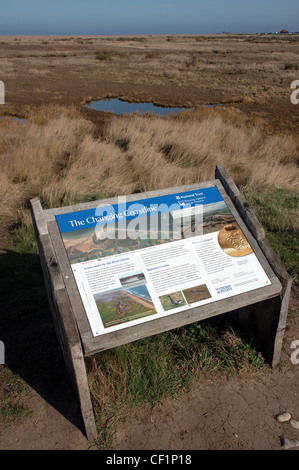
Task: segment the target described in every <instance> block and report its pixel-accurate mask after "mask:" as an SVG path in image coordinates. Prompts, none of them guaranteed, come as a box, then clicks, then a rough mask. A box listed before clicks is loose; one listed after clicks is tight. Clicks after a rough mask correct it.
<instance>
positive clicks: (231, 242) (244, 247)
mask: <svg viewBox="0 0 299 470" xmlns="http://www.w3.org/2000/svg"><path fill="white" fill-rule="evenodd" d="M218 243H219V245H220V247H221V249H222V250H223V251H224V253H226V254H227V255H229V256H245V255H249V253H252V248H251V246H250V245H249V243H248V241H247V239H246V237H245V235H244V233H243V232H242V230H241V229H240V227H239V225H238V224H237V223H232V224H229V225H225V226H224V227H223V228H222V229H221V230H220V231H219V233H218Z"/></svg>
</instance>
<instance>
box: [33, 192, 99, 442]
mask: <svg viewBox="0 0 299 470" xmlns="http://www.w3.org/2000/svg"><path fill="white" fill-rule="evenodd" d="M30 202H31V213H32V219H33V225H34V229H35V234H36V239H37V243H38V248H39V254H40V260H41V266H42V270H43V274H44V278H45V283H46V288H47V294H48V298H49V302H50V307H51V312H52V316H53V321H54V327H55V331H56V335H57V339H58V342H59V344H60V346H61V350H62V353H63V356H64V360H65V365H66V368H67V371H68V374H69V376H70V379H71V381H72V384H73V387H74V390H75V393H76V394H77V397H78V399H79V403H80V408H81V414H82V418H83V423H84V427H85V433H86V437H87V439H88V440H89V441H91V442H93V441H94V439H96V437H97V429H96V424H95V419H94V414H93V408H92V404H91V399H90V391H89V386H88V381H87V375H86V368H85V361H84V355H83V350H82V345H81V340H80V335H79V332H78V328H77V325H76V321H75V318H74V315H73V311H72V308H71V304H70V301H69V297H68V294H67V291H66V287H65V284H64V281H63V277H62V275H61V272H60V268H59V265H58V263H57V261H56V255H55V251H54V248H53V245H52V242H51V238H50V236H49V232H48V226H47V223H46V221H45V218H44V215H43V210H42V207H41V204H40V201H39V199H38V198H36V199H33V200H31V201H30Z"/></svg>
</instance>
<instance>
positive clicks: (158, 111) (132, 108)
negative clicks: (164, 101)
mask: <svg viewBox="0 0 299 470" xmlns="http://www.w3.org/2000/svg"><path fill="white" fill-rule="evenodd" d="M86 107H87V108H90V109H95V110H96V111H108V112H111V113H114V114H132V113H135V112H136V111H138V112H139V114H144V113H153V114H155V115H159V116H166V115H167V114H177V113H178V112H179V111H183V110H184V109H186V108H184V107H177V108H170V107H169V108H166V107H163V106H156V105H155V104H154V103H134V102H132V103H129V102H128V101H122V100H121V99H120V98H114V99H110V100H109V99H106V100H98V101H91V102H90V103H87V104H86Z"/></svg>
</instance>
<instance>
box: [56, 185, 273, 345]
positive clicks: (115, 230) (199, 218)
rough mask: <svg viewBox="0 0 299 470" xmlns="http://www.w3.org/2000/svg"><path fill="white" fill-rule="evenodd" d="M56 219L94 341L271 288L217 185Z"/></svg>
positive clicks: (122, 202) (104, 207) (123, 202)
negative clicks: (189, 310) (226, 299)
mask: <svg viewBox="0 0 299 470" xmlns="http://www.w3.org/2000/svg"><path fill="white" fill-rule="evenodd" d="M56 221H57V224H58V227H59V230H60V233H61V237H62V240H63V243H64V246H65V249H66V253H67V256H68V259H69V262H70V264H71V267H72V271H73V274H74V277H75V280H76V283H77V286H78V290H79V292H80V296H81V298H82V302H83V305H84V307H85V310H86V314H87V317H88V320H89V324H90V327H91V330H92V333H93V335H94V336H99V335H102V334H105V333H108V332H112V331H117V330H120V329H123V328H128V327H130V326H133V325H139V324H141V323H145V322H148V321H151V320H153V319H157V318H162V317H165V316H167V315H171V314H174V313H179V312H181V311H185V310H187V309H191V308H194V307H196V306H200V305H203V304H207V303H211V302H215V301H217V300H222V299H225V298H228V297H231V296H235V295H238V294H242V293H245V292H248V291H251V290H254V289H258V288H261V287H264V286H266V285H269V284H270V280H269V278H268V276H267V275H266V273H265V272H264V270H263V268H262V266H261V264H260V262H259V261H258V259H257V257H256V255H255V253H254V252H253V250H252V247H251V246H250V244H249V242H248V240H247V238H246V236H245V235H244V233H243V231H242V229H241V228H240V226H239V224H238V223H237V221H236V220H235V217H234V216H233V214H232V213H231V211H230V209H229V208H228V206H227V205H226V203H225V201H224V200H223V198H222V196H221V194H220V192H219V190H218V189H217V188H216V186H212V187H209V188H204V189H200V190H195V191H194V190H193V191H186V192H183V193H175V194H168V195H164V196H159V197H155V198H148V199H144V200H139V201H134V202H126V201H124V200H123V199H122V200H121V201H120V202H119V203H118V204H115V205H111V206H99V207H97V208H94V209H88V210H83V211H78V212H72V213H67V214H60V215H57V216H56Z"/></svg>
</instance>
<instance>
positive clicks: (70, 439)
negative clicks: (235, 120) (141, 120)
mask: <svg viewBox="0 0 299 470" xmlns="http://www.w3.org/2000/svg"><path fill="white" fill-rule="evenodd" d="M216 39H217V40H215V39H211V38H210V39H209V38H207V39H204V38H199V39H198V40H197V41H196V38H192V44H191V46H190V44H189V42H188V41H187V40H186V39H181V40H180V41H177V39H176V38H164V40H163V41H164V42H163V44H161V42H159V41H160V39H159V38H154V39H153V40H151V39H148V38H147V39H146V41H144V42H143V43H142V42H138V41H131V42H130V43H126V42H124V41H118V42H117V38H116V39H115V41H114V42H112V41H111V39H109V40H108V39H107V40H105V41H104V39H99V38H95V39H92V38H91V39H80V38H79V39H78V38H77V39H76V38H73V39H71V38H69V39H68V40H67V39H66V38H64V39H59V38H57V39H56V40H55V41H54V40H52V39H51V38H50V39H49V38H34V40H33V39H31V42H30V40H29V39H28V38H27V39H23V38H19V39H16V40H14V39H13V38H2V41H1V46H0V57H1V61H2V62H1V64H2V72H3V77H0V78H2V79H3V80H4V82H5V85H6V105H5V106H4V107H3V112H5V113H11V114H17V115H20V116H26V115H27V113H28V112H29V111H30V110H31V109H32V107H34V106H39V105H42V104H47V103H50V102H57V103H58V104H67V105H69V104H74V105H75V106H80V103H83V102H84V101H86V100H87V99H88V97H89V98H91V97H93V98H96V97H105V96H123V97H124V98H129V99H136V98H138V99H139V100H141V101H142V100H146V101H154V102H155V103H157V104H165V105H176V106H178V105H186V104H188V105H192V104H194V103H195V104H197V105H200V104H206V103H219V102H223V101H226V102H227V103H228V105H232V106H234V107H238V108H239V109H240V110H241V111H242V112H243V113H244V114H246V115H248V116H249V117H250V119H251V120H253V121H254V122H260V123H261V126H263V127H264V129H265V130H266V131H267V133H268V132H269V133H290V134H293V135H294V134H296V132H297V129H298V116H299V106H298V107H296V106H294V105H292V104H291V103H290V100H289V95H290V83H291V81H292V80H294V79H296V78H297V79H298V78H299V76H298V72H294V70H296V69H295V68H292V67H286V65H287V64H289V63H290V64H291V65H292V63H293V64H295V65H296V64H297V59H298V52H297V49H298V47H297V44H298V43H295V42H291V41H289V40H288V42H285V43H283V42H281V39H280V38H279V40H276V42H275V43H273V44H270V45H269V43H267V44H261V43H260V42H254V41H247V42H246V41H244V38H241V39H240V40H239V39H238V38H236V40H232V39H231V38H225V41H223V40H222V41H220V40H219V38H216ZM51 41H52V42H51ZM62 41H63V42H62ZM80 41H81V42H80ZM82 41H83V42H82ZM150 41H151V42H150ZM215 41H216V42H215ZM120 46H121V47H122V52H123V54H124V55H123V56H121V55H119V56H117V55H114V56H111V57H112V59H111V60H110V59H109V60H108V61H106V62H103V61H102V60H100V59H96V58H95V55H96V54H97V52H98V51H99V50H100V52H101V50H102V49H104V50H105V51H107V49H109V50H115V49H117V50H118V49H119V47H120ZM249 46H250V47H249ZM269 47H272V49H271V50H272V51H273V54H272V56H273V57H272V56H271V57H270V56H269V54H268V52H269ZM105 53H106V52H105ZM125 54H130V59H131V62H132V63H133V62H134V64H135V66H134V68H131V69H128V70H127V69H126V67H125V63H126V59H127V58H128V56H126V55H125ZM142 54H143V55H142ZM146 54H147V55H146ZM180 54H181V56H180ZM198 54H199V55H198ZM224 56H225V57H229V58H230V61H231V64H230V66H229V67H228V68H227V69H225V70H224V69H223V68H222V69H221V67H220V66H219V67H220V68H218V69H217V60H218V58H219V57H222V60H224ZM249 56H250V58H251V59H250V60H251V62H248V57H249ZM145 57H146V58H147V59H148V60H151V61H153V62H152V63H147V67H146V69H145V68H144V63H145V61H144V58H145ZM177 57H180V59H179V62H178V63H177V62H175V61H177V60H178V59H177ZM216 57H217V60H216V59H215V58H216ZM269 58H270V59H271V61H270V62H269V63H268V62H267V60H268V59H269ZM77 59H78V62H76V63H77V64H78V65H76V66H75V67H74V65H73V62H72V61H76V60H77ZM171 61H172V62H171ZM168 63H172V64H173V65H172V67H173V68H172V69H171V70H170V66H169V65H167V64H168ZM142 64H143V65H142ZM236 64H239V65H236ZM220 65H221V64H220ZM142 67H143V69H142ZM175 67H177V68H175ZM204 67H205V69H204ZM248 67H249V68H248ZM144 70H146V71H147V75H146V74H145V75H143V72H144ZM177 70H179V72H180V73H179V72H178V71H177ZM203 70H205V72H206V76H204V74H203V73H202V71H203ZM154 72H155V73H154ZM200 72H201V73H200ZM84 74H85V75H84ZM128 77H131V80H129V79H128ZM182 77H184V80H182ZM211 77H214V81H213V82H211ZM82 113H84V115H85V116H86V117H88V118H90V119H91V120H93V121H94V122H96V123H97V124H98V129H99V132H100V130H101V126H102V125H103V122H104V120H105V119H107V116H104V117H103V115H102V114H101V113H96V112H93V111H90V110H87V109H83V108H82ZM290 312H291V314H289V317H288V323H287V329H286V332H285V338H284V344H283V351H282V357H281V362H280V364H279V366H277V367H276V368H275V369H271V368H270V367H269V368H268V369H267V371H266V373H265V374H263V375H261V376H260V377H258V378H256V377H255V378H248V377H246V378H245V377H238V376H234V377H225V376H222V375H213V376H205V377H204V378H200V380H199V379H196V378H194V383H193V386H192V389H191V391H190V393H188V394H185V395H182V396H181V397H179V398H178V399H177V400H175V401H171V402H167V403H163V404H161V405H159V406H157V407H156V408H154V409H150V408H147V407H142V408H141V409H137V410H135V411H133V412H132V413H131V414H130V415H129V416H127V419H126V421H125V422H119V423H117V426H116V429H117V431H116V434H115V435H114V439H113V442H112V445H111V448H112V449H114V450H118V449H126V450H133V449H135V450H141V449H150V450H160V449H164V450H175V449H180V450H182V449H185V450H191V449H198V450H203V449H204V450H239V449H242V450H253V449H264V450H280V449H281V442H280V436H282V435H285V436H286V437H289V438H296V439H298V440H299V431H298V430H294V429H293V428H291V427H290V425H289V424H280V423H278V422H277V420H276V419H275V415H277V414H278V413H280V412H283V411H289V412H290V413H291V414H292V415H293V416H294V417H295V418H296V419H297V420H299V364H293V363H292V362H291V354H292V352H293V350H292V349H291V347H290V346H291V343H292V342H293V341H294V340H299V316H298V290H295V288H293V292H292V298H291V309H290ZM28 328H29V325H28ZM30 328H31V332H30V337H33V338H35V343H33V344H32V345H31V350H32V351H33V350H34V348H39V354H43V352H45V360H44V367H43V370H40V369H39V370H38V371H37V374H36V376H35V377H34V379H32V378H31V379H30V381H28V383H27V385H28V394H27V395H26V396H25V398H24V403H25V405H26V407H27V408H28V409H29V413H28V415H27V416H26V417H25V418H24V419H23V420H19V421H17V422H16V423H15V424H13V425H10V426H6V425H5V426H4V425H3V423H0V449H2V450H19V449H28V450H29V449H30V450H38V449H42V450H46V449H47V450H58V449H61V450H87V449H95V448H96V447H95V446H94V445H92V443H90V442H88V441H87V440H86V438H85V436H84V432H83V426H82V421H81V418H80V412H79V409H78V406H77V403H76V399H75V397H74V395H73V391H72V388H71V385H70V381H69V379H68V377H67V373H66V369H65V366H64V363H63V359H62V356H61V353H60V350H59V346H58V344H57V342H56V338H55V333H54V330H53V325H52V322H51V319H50V318H49V317H47V318H45V319H44V320H43V322H42V323H39V324H36V325H30ZM6 334H7V337H10V338H13V339H12V340H11V347H12V348H15V349H16V351H17V352H18V351H19V352H20V357H22V354H21V353H22V351H23V348H22V345H20V342H21V341H22V335H23V332H22V331H15V330H14V331H10V332H6ZM41 334H42V337H43V344H42V345H41V344H40V343H39V342H38V339H37V338H38V337H39V338H40V336H41ZM25 337H26V335H25ZM18 348H19V349H18ZM28 349H29V350H30V348H27V350H28ZM49 351H50V353H49ZM34 354H36V351H35V350H34V352H33V353H32V355H33V357H34ZM13 372H16V373H17V372H18V366H17V365H16V364H14V368H13ZM297 449H299V448H297Z"/></svg>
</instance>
